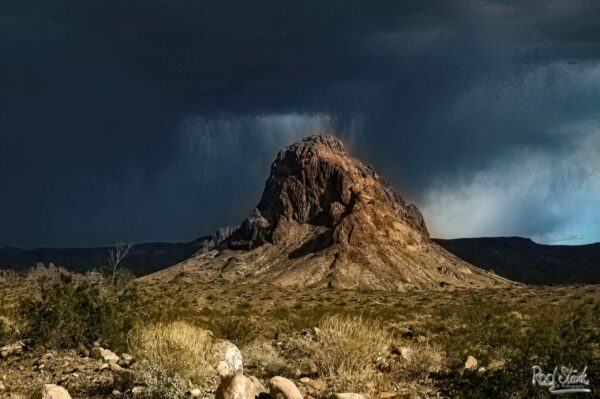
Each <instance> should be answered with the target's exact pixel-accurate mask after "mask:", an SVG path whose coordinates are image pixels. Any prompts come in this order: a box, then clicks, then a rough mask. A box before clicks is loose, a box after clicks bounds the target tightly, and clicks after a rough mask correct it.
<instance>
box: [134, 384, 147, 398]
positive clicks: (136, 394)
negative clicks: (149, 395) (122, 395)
mask: <svg viewBox="0 0 600 399" xmlns="http://www.w3.org/2000/svg"><path fill="white" fill-rule="evenodd" d="M145 390H146V388H145V387H142V386H136V387H133V388H131V394H132V395H133V397H134V398H138V397H140V396H142V395H143V394H144V391H145Z"/></svg>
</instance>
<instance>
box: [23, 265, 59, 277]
mask: <svg viewBox="0 0 600 399" xmlns="http://www.w3.org/2000/svg"><path fill="white" fill-rule="evenodd" d="M61 275H69V271H68V270H67V269H65V268H63V267H56V266H55V265H54V263H50V264H49V265H48V267H46V266H45V265H44V264H43V263H36V265H35V266H34V267H32V268H31V269H29V271H28V272H27V279H30V280H33V279H40V278H41V279H55V278H58V277H60V276H61Z"/></svg>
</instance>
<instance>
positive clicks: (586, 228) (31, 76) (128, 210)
mask: <svg viewBox="0 0 600 399" xmlns="http://www.w3.org/2000/svg"><path fill="white" fill-rule="evenodd" d="M598 17H600V4H599V3H597V2H593V1H590V2H583V1H579V2H578V1H570V2H563V1H538V2H520V1H518V2H517V1H515V2H511V1H505V2H488V1H457V2H447V1H444V2H434V1H430V2H416V1H415V2H408V1H328V2H318V1H301V2H296V1H293V2H282V1H258V2H246V1H185V0H171V1H167V0H162V1H159V0H149V1H144V2H140V1H123V0H119V1H117V0H109V1H80V0H78V1H74V0H68V1H52V2H48V1H38V2H36V1H31V2H22V1H9V2H4V3H3V4H2V5H0V59H1V60H2V62H1V63H0V84H1V87H2V91H1V92H0V93H1V94H0V139H1V140H2V145H1V146H0V167H1V169H0V178H1V179H2V182H3V185H2V187H3V189H2V191H0V216H1V219H2V228H1V229H0V245H2V244H5V245H8V244H12V245H24V246H34V245H84V244H107V243H111V242H113V241H116V240H119V239H125V240H133V241H141V240H153V239H156V240H183V239H192V238H194V237H195V236H198V235H201V234H205V233H209V232H211V231H212V230H213V229H214V228H215V227H217V226H222V225H227V224H232V223H237V222H238V221H239V219H240V218H242V217H243V216H244V214H246V213H247V212H248V211H249V208H251V207H252V206H253V204H254V203H255V202H256V201H257V199H258V196H259V195H260V191H261V189H262V187H263V182H264V179H265V177H266V173H267V172H268V166H269V163H270V161H271V160H272V158H273V157H274V153H275V151H276V150H277V148H278V147H280V146H282V145H285V144H287V143H290V142H292V141H293V140H295V139H296V138H298V137H300V136H302V135H305V134H308V133H311V132H313V131H315V130H319V129H324V128H327V129H330V130H331V131H334V132H335V133H336V134H338V135H340V136H342V137H344V138H345V139H346V141H347V143H348V144H349V145H350V147H351V148H352V149H353V152H355V153H356V154H357V155H359V156H360V157H363V158H365V159H366V161H368V162H371V163H373V164H374V165H375V166H376V167H377V168H378V169H379V170H380V171H381V172H382V174H384V175H385V176H386V177H388V178H389V179H390V180H391V181H392V182H393V183H394V185H396V186H397V187H398V188H400V191H401V192H402V193H403V194H404V195H405V196H407V197H409V198H410V199H411V200H414V201H416V202H417V203H418V204H419V205H421V206H422V207H423V208H424V211H425V214H426V217H427V218H428V222H430V225H432V226H433V227H434V229H433V230H434V232H435V233H436V234H439V235H444V236H448V235H478V234H487V235H492V234H523V235H530V236H534V237H538V238H539V239H543V240H552V239H555V238H556V237H559V236H560V235H572V234H576V235H578V236H583V237H581V238H580V239H581V240H583V241H591V240H598V239H600V231H599V230H600V229H598V228H597V225H598V223H599V222H600V220H598V214H597V213H595V212H594V211H593V210H591V209H592V208H591V206H590V205H589V203H588V202H586V201H589V199H590V198H593V199H598V197H597V195H599V194H600V190H597V188H598V187H597V185H594V184H592V183H590V182H591V181H595V178H596V177H598V172H597V168H596V166H595V165H597V163H595V162H597V159H596V160H595V161H594V157H595V155H596V154H597V151H599V150H600V149H599V148H598V145H597V143H598V142H599V141H600V135H598V134H597V133H596V132H597V131H598V130H597V126H598V123H599V122H598V120H597V117H596V116H595V115H596V113H597V111H596V110H597V109H598V105H599V100H600V77H599V75H600V73H599V71H600V69H599V68H600V67H599V64H598V62H599V61H600V46H599V43H600V27H599V25H598V24H597V21H598ZM581 143H587V145H586V146H582V145H581ZM590 159H591V160H590ZM561 160H570V162H571V163H568V164H566V163H564V162H561ZM545 165H552V167H553V171H554V174H553V175H554V177H553V178H548V177H545V175H544V174H543V173H541V172H540V173H538V174H535V173H529V174H527V173H521V172H520V171H521V170H522V169H523V167H526V168H527V169H528V171H529V172H531V171H536V170H542V169H544V166H545ZM561 165H562V166H561ZM574 165H584V166H583V167H575V168H574ZM527 176H529V180H528V177H527ZM482 182H484V183H482ZM531 182H537V183H531ZM513 183H514V184H513ZM579 183H581V184H579ZM541 186H543V187H546V188H545V191H544V192H543V193H540V190H539V187H541ZM514 187H520V188H521V189H522V190H523V191H526V192H525V193H520V192H518V193H517V192H516V191H515V189H514ZM492 188H493V189H492ZM490 192H492V193H495V194H493V195H491V194H489V193H490ZM511 192H513V193H514V194H513V195H512V196H511V195H509V194H510V193H511ZM475 199H477V205H478V208H476V211H475V207H474V203H473V201H475ZM571 202H573V203H575V202H576V204H573V205H571ZM592 202H593V201H592ZM539 203H542V204H544V205H543V206H541V207H540V206H538V205H537V204H539ZM464 204H469V207H468V208H465V206H464ZM573 207H575V208H581V209H582V211H581V212H574V211H573V210H572V208H573ZM446 210H448V211H446ZM469 211H472V212H473V214H475V215H476V216H477V217H471V219H470V223H465V225H467V227H468V228H467V227H465V229H464V230H462V231H461V230H460V229H457V228H455V226H456V224H457V221H458V220H464V219H465V218H469ZM586 212H587V213H586ZM584 214H585V215H587V216H586V217H585V218H583V216H582V215H584ZM432 218H435V220H431V219H432ZM582 219H583V220H585V221H587V222H584V221H581V220H582ZM500 222H502V223H500ZM559 238H560V237H559Z"/></svg>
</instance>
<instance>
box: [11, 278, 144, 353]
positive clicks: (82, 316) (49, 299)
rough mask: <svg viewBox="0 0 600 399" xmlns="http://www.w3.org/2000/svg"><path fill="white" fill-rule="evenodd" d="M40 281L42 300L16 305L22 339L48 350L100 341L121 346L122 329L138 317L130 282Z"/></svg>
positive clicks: (124, 338) (124, 340) (116, 347)
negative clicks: (44, 346) (23, 326)
mask: <svg viewBox="0 0 600 399" xmlns="http://www.w3.org/2000/svg"><path fill="white" fill-rule="evenodd" d="M41 284H42V286H41V298H39V299H28V300H26V301H24V302H22V303H21V305H20V307H19V314H20V316H21V318H22V319H23V320H24V322H25V323H26V324H25V331H24V336H25V337H26V338H29V339H32V340H33V341H34V343H36V344H42V345H46V346H49V347H53V348H74V347H77V346H78V345H80V344H83V345H86V346H90V345H91V344H92V343H93V342H94V341H100V342H102V344H103V345H107V346H109V347H110V348H111V349H113V350H124V349H126V347H127V333H128V332H129V330H130V329H131V328H132V327H133V325H134V324H135V323H136V321H138V320H139V319H140V318H141V314H140V300H139V295H138V293H137V290H136V287H135V285H134V283H133V282H128V281H121V280H114V281H113V280H111V279H108V278H104V277H101V276H99V275H88V276H85V277H80V278H77V279H75V278H73V277H71V276H68V275H67V276H65V275H62V276H61V277H60V278H57V279H56V280H55V281H53V282H52V283H50V285H46V284H43V283H41Z"/></svg>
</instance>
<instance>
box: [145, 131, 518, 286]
mask: <svg viewBox="0 0 600 399" xmlns="http://www.w3.org/2000/svg"><path fill="white" fill-rule="evenodd" d="M228 233H229V232H228ZM216 243H217V244H216V245H215V246H214V247H212V248H210V249H209V250H207V251H202V252H199V253H198V254H197V255H196V256H194V257H192V258H191V259H189V260H187V261H184V262H182V263H180V264H178V265H175V266H174V267H172V268H169V269H166V270H163V271H161V272H158V273H155V274H153V275H150V276H148V277H146V278H147V279H166V280H172V279H190V280H192V281H198V280H200V281H225V282H240V281H250V282H264V283H267V282H268V283H275V284H278V285H284V286H303V287H304V286H314V287H336V288H369V289H394V290H406V289H411V288H433V287H471V286H475V287H490V286H496V285H506V284H509V282H508V281H507V280H504V279H502V278H500V277H497V276H495V275H494V274H492V273H488V272H485V271H482V270H480V269H477V268H475V267H473V266H471V265H469V264H467V263H465V262H464V261H462V260H460V259H459V258H457V257H455V256H454V255H452V254H450V253H449V252H447V251H445V250H444V249H442V248H441V247H439V246H438V245H437V244H435V243H434V242H433V241H432V240H431V239H430V237H429V234H428V232H427V228H426V226H425V222H424V220H423V216H422V215H421V213H420V212H419V210H418V209H417V207H416V206H414V205H412V204H409V203H407V202H406V201H404V200H403V199H402V198H401V197H400V196H399V195H398V194H396V193H395V192H394V190H393V189H392V188H391V186H390V185H389V184H387V183H386V182H385V181H384V180H383V179H382V178H381V177H380V176H379V175H378V174H377V173H376V172H375V171H374V170H373V168H372V167H370V166H367V165H364V164H363V163H362V162H360V161H359V160H357V159H355V158H353V157H351V156H350V155H349V154H348V153H347V152H346V150H345V149H344V145H343V144H342V142H341V141H339V140H338V139H336V138H335V137H333V136H328V135H321V136H311V137H307V138H305V139H303V140H301V141H299V142H297V143H295V144H293V145H291V146H289V147H287V148H284V149H283V150H281V151H280V152H279V154H278V155H277V158H276V159H275V161H274V162H273V164H272V166H271V173H270V176H269V178H268V180H267V182H266V185H265V189H264V192H263V195H262V198H261V200H260V202H259V203H258V206H257V207H256V209H255V210H254V211H253V212H252V213H251V214H250V216H249V217H248V218H247V219H246V220H245V221H243V222H242V224H241V225H240V227H239V228H237V229H236V230H235V231H233V232H232V233H230V234H229V235H227V236H225V237H224V238H222V239H219V240H217V241H216Z"/></svg>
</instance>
